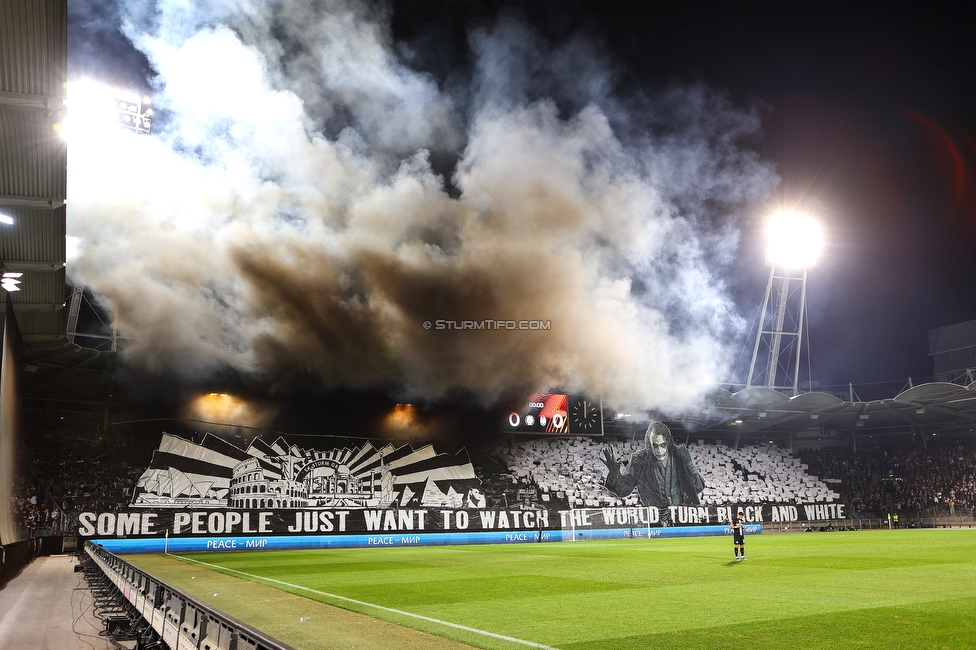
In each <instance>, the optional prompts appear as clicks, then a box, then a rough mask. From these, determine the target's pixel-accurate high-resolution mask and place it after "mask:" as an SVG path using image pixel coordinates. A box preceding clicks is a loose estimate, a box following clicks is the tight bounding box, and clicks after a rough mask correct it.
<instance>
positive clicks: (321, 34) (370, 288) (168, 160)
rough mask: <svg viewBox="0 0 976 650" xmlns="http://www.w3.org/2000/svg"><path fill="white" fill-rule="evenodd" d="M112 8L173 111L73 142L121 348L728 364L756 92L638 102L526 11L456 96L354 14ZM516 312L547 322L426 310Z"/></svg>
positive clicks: (468, 370) (606, 382) (446, 368)
mask: <svg viewBox="0 0 976 650" xmlns="http://www.w3.org/2000/svg"><path fill="white" fill-rule="evenodd" d="M120 15H121V16H122V17H123V21H122V26H123V29H124V33H125V34H126V36H127V37H128V38H129V39H130V40H131V41H132V43H134V44H135V46H136V47H137V48H138V49H139V50H140V51H141V52H143V53H144V54H145V56H146V57H147V58H148V60H149V62H150V63H151V65H152V67H153V69H154V70H155V71H156V72H157V75H156V76H155V78H154V79H153V84H154V87H155V94H154V98H153V99H154V104H155V106H156V110H157V115H156V118H157V121H156V123H155V125H154V133H153V135H151V136H148V137H139V136H136V135H134V134H128V133H121V132H110V131H107V130H99V129H96V128H91V129H87V130H86V131H84V132H83V133H74V134H73V136H72V140H71V141H70V143H69V144H70V146H69V152H70V153H69V155H70V161H69V182H70V184H71V185H70V190H69V198H70V202H69V212H68V217H69V224H68V227H69V233H70V234H71V235H72V236H74V237H77V238H78V240H79V242H80V246H79V252H78V257H77V259H76V260H75V261H74V263H73V264H72V265H71V267H70V268H69V272H70V273H71V275H72V277H73V278H75V279H76V281H80V282H84V283H85V284H87V285H89V286H90V287H91V288H92V289H93V290H94V291H95V292H96V293H97V295H98V296H99V299H100V300H101V301H102V303H103V304H104V306H105V307H106V309H108V310H109V311H110V312H111V313H112V315H113V317H114V318H115V321H116V323H117V324H118V326H119V328H120V331H121V333H122V334H123V335H124V336H126V337H131V339H130V342H129V344H128V346H127V350H126V356H127V358H128V359H129V361H130V362H131V363H135V364H139V365H140V366H144V367H146V368H149V369H150V370H153V371H155V372H159V373H165V374H171V375H173V376H176V377H179V378H185V379H197V378H200V377H206V376H208V374H210V373H213V372H214V371H215V370H216V369H220V368H227V367H233V368H236V369H238V370H240V371H242V372H246V373H253V374H255V375H258V376H261V377H264V378H266V379H267V381H268V382H270V383H271V384H272V385H273V386H274V388H275V389H276V390H281V391H287V390H289V389H291V388H295V387H304V388H307V387H308V386H315V387H319V388H321V389H328V388H331V387H336V386H344V387H351V388H377V387H379V388H389V389H390V390H393V391H396V392H398V394H402V395H405V396H408V397H420V398H428V399H440V398H444V397H446V396H451V395H454V394H457V393H463V394H472V395H476V396H477V397H478V398H479V399H481V400H482V401H483V402H484V403H486V404H487V403H492V402H494V401H496V400H499V399H503V398H506V397H510V396H512V395H517V394H524V393H525V392H527V391H529V390H540V389H542V390H544V389H547V388H560V389H563V390H567V391H585V392H588V393H590V394H599V395H603V396H605V397H607V398H611V399H618V400H624V399H626V400H639V401H641V402H642V403H644V404H646V405H647V406H657V407H663V408H668V409H675V408H681V407H683V406H687V405H689V404H692V403H694V401H695V400H696V399H697V398H698V396H699V395H701V393H702V392H703V391H704V390H706V389H707V388H708V387H709V386H710V385H711V384H712V383H713V382H717V381H721V380H723V379H725V378H726V373H727V371H728V367H729V361H730V359H731V358H732V356H733V354H734V351H735V350H734V348H735V346H730V343H731V342H732V341H733V340H734V339H735V337H736V336H737V335H738V334H739V333H740V332H741V329H742V327H743V323H742V321H741V320H740V318H739V317H738V316H737V314H736V311H735V308H734V305H733V304H731V301H730V299H729V297H728V295H727V291H726V287H725V285H724V283H723V282H722V279H721V278H722V273H723V271H725V270H726V269H727V268H728V265H729V264H730V262H731V260H732V258H733V256H734V254H735V251H736V248H737V245H738V235H737V229H736V225H735V224H736V221H737V215H739V214H741V213H742V212H743V211H744V210H747V209H749V208H750V207H752V206H755V205H756V203H758V202H759V201H761V200H763V199H764V198H765V197H766V196H767V195H768V193H769V192H770V190H771V188H772V187H773V186H774V184H775V183H776V181H777V178H776V175H775V172H774V170H773V169H772V167H771V166H770V165H769V164H767V163H764V162H763V161H762V160H760V159H759V158H758V157H757V156H756V155H755V154H754V153H752V152H751V151H750V150H749V149H748V148H747V145H748V143H749V140H750V138H752V137H754V136H755V135H756V134H757V133H758V131H759V128H760V123H759V118H758V115H757V113H756V111H755V110H753V109H750V108H741V107H737V106H735V105H733V104H732V103H731V102H730V101H729V100H728V99H727V98H725V97H724V96H723V95H722V94H720V93H717V92H714V91H711V90H708V89H706V88H704V87H701V86H692V87H672V88H670V89H666V90H663V91H660V92H658V93H656V94H653V95H652V94H645V95H643V96H642V95H640V94H638V93H636V92H624V91H622V90H620V89H617V88H615V86H616V82H615V80H614V79H615V77H614V75H613V74H612V66H611V65H610V64H609V63H607V62H605V61H604V60H603V58H601V55H600V54H599V51H598V48H597V47H596V46H595V45H593V44H592V43H588V42H583V41H580V42H579V43H577V44H575V45H574V44H570V46H562V47H561V48H559V47H550V46H549V45H548V44H546V43H545V42H544V40H543V39H541V37H539V36H538V35H536V34H534V33H533V32H532V30H531V29H530V28H529V27H528V26H526V25H524V24H522V23H520V22H519V21H518V20H516V19H513V18H506V19H502V20H499V21H498V22H497V24H495V25H494V26H492V27H491V28H485V29H481V30H479V31H476V32H473V33H472V35H471V46H472V57H473V60H474V64H473V66H472V67H471V69H470V70H469V71H467V73H466V75H460V77H459V78H463V79H465V81H464V83H463V84H458V83H456V80H455V82H452V86H451V87H446V86H444V87H442V82H441V81H439V80H437V79H434V78H433V77H432V76H431V75H429V74H426V73H423V72H419V71H416V70H413V69H411V68H410V67H409V65H407V62H406V59H405V58H404V57H403V55H402V53H401V50H402V49H403V48H402V47H400V46H399V45H398V44H397V43H395V42H394V41H393V39H392V37H391V35H390V30H389V26H388V18H389V17H388V16H387V15H386V14H384V13H383V12H382V11H376V10H373V9H369V8H367V7H366V6H365V5H360V4H355V3H349V2H341V1H334V2H320V3H307V2H298V1H294V2H293V1H290V0H287V1H282V2H277V3H273V4H271V5H264V4H263V3H252V2H248V1H247V0H237V1H231V0H224V1H223V2H211V3H207V4H196V5H193V4H192V3H191V4H187V3H184V2H177V1H175V0H173V1H168V0H162V1H159V2H156V3H154V4H151V5H148V4H140V3H132V4H131V5H125V6H123V7H122V11H121V12H120ZM581 52H583V53H584V54H585V53H587V52H590V53H592V54H593V55H592V56H583V55H581V54H580V53H581ZM444 155H453V156H455V160H456V163H455V164H454V165H453V168H452V170H451V172H450V175H449V177H447V178H445V176H444V174H442V173H439V172H438V171H435V167H437V165H434V164H432V163H431V160H432V159H433V158H434V157H437V156H444ZM526 320H535V321H541V322H543V323H548V324H549V327H548V328H546V329H541V330H536V329H534V330H527V329H526V330H512V329H491V328H490V327H491V326H490V325H489V328H488V329H464V330H460V331H458V330H453V329H438V327H437V326H436V323H437V321H471V322H473V323H481V322H483V321H526ZM425 321H427V322H430V323H432V326H431V328H430V329H426V328H425V327H424V323H425ZM730 349H732V351H733V354H730Z"/></svg>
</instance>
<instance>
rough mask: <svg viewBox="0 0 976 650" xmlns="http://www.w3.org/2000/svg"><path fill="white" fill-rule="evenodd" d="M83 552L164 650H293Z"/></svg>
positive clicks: (109, 558) (89, 549) (104, 557)
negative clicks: (142, 620) (158, 638)
mask: <svg viewBox="0 0 976 650" xmlns="http://www.w3.org/2000/svg"><path fill="white" fill-rule="evenodd" d="M84 552H85V553H87V554H88V556H89V557H90V558H91V559H92V560H93V561H94V563H95V564H96V565H97V566H98V567H99V568H100V569H101V570H102V572H103V573H104V574H105V576H106V578H107V579H108V580H109V581H110V582H112V583H113V584H114V585H115V587H116V588H117V589H118V592H119V595H120V596H121V597H122V598H124V599H125V600H126V601H127V602H128V603H129V604H130V605H131V608H132V610H133V611H134V612H138V614H139V615H141V616H142V617H143V618H144V619H145V621H146V622H147V623H148V624H149V625H150V626H151V627H152V629H153V630H155V631H156V633H157V634H158V635H159V637H160V638H161V639H162V641H163V643H165V644H166V645H167V646H168V647H169V648H173V649H177V648H178V649H180V650H183V649H184V648H186V649H193V650H294V649H293V648H292V647H291V646H289V645H286V644H284V643H282V642H280V641H278V640H276V639H273V638H271V637H269V636H268V635H266V634H264V633H263V632H260V631H258V630H256V629H254V628H253V627H251V626H249V625H247V624H246V623H242V622H241V621H238V620H237V619H235V618H232V617H230V616H228V615H226V614H224V613H222V612H220V611H219V610H216V609H214V608H213V607H210V606H209V605H207V604H206V603H203V602H202V601H200V600H197V599H196V598H194V597H193V596H191V595H189V594H187V593H186V592H184V591H182V590H180V589H177V588H176V587H173V586H172V585H169V584H167V583H165V582H163V581H161V580H159V579H158V578H156V577H154V576H152V575H150V574H148V573H146V572H145V571H143V570H141V569H138V568H136V567H134V566H132V565H131V564H129V563H128V562H126V561H125V560H123V559H122V558H120V557H118V556H117V555H115V554H113V553H110V552H109V551H107V550H105V549H104V548H102V547H101V546H98V545H97V544H93V543H91V542H87V543H86V544H85V546H84Z"/></svg>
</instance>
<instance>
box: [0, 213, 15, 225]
mask: <svg viewBox="0 0 976 650" xmlns="http://www.w3.org/2000/svg"><path fill="white" fill-rule="evenodd" d="M0 223H4V224H7V225H8V226H12V225H14V218H13V217H11V216H8V215H6V214H0Z"/></svg>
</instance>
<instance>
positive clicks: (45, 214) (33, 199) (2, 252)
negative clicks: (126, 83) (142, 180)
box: [0, 0, 68, 345]
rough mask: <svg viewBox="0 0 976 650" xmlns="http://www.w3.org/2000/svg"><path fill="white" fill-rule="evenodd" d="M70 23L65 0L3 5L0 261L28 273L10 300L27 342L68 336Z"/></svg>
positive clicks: (0, 18)
mask: <svg viewBox="0 0 976 650" xmlns="http://www.w3.org/2000/svg"><path fill="white" fill-rule="evenodd" d="M67 25H68V8H67V3H66V2H64V0H43V1H41V0H39V1H36V2H22V1H21V2H4V3H2V4H0V214H3V215H4V216H6V217H10V218H12V220H13V223H12V224H9V225H7V224H4V225H0V265H2V267H3V270H4V271H11V272H22V273H23V276H21V277H20V280H21V284H20V288H21V290H20V291H17V292H14V293H12V294H11V299H12V302H13V307H14V311H15V313H16V314H17V321H18V325H19V326H20V331H21V335H22V336H23V338H24V342H25V343H26V344H28V345H30V344H31V343H33V342H38V341H46V342H52V341H57V340H64V336H65V317H64V309H63V307H64V299H65V271H64V265H65V208H64V201H65V195H66V187H67V157H66V145H65V142H64V140H63V139H62V138H61V137H60V136H59V135H58V132H57V126H58V124H59V123H60V122H61V121H62V120H63V119H64V109H65V106H64V99H65V94H66V82H67V65H68V37H67V35H68V27H67ZM2 303H3V301H0V309H3V308H4V306H3V304H2Z"/></svg>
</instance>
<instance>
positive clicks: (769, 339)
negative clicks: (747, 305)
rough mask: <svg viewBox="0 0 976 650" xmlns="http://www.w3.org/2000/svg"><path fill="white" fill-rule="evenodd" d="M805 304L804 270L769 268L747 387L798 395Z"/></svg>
mask: <svg viewBox="0 0 976 650" xmlns="http://www.w3.org/2000/svg"><path fill="white" fill-rule="evenodd" d="M806 303H807V269H806V267H803V268H786V267H782V266H775V265H773V266H771V267H770V269H769V282H767V284H766V295H765V296H764V297H763V302H762V308H761V313H760V318H759V328H758V329H757V331H756V343H755V346H754V347H753V350H752V362H751V363H750V364H749V378H748V380H747V381H746V386H747V387H751V386H766V387H767V388H771V389H773V390H780V391H786V392H789V393H790V394H791V395H797V394H799V379H800V351H801V348H802V346H803V329H804V326H805V325H806V319H807V314H806ZM807 345H808V346H809V343H807ZM757 363H758V366H757Z"/></svg>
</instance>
